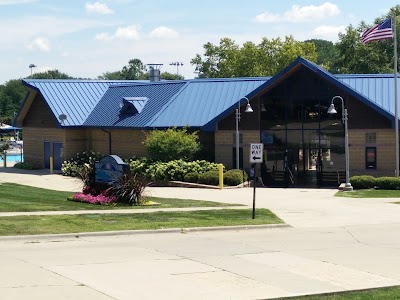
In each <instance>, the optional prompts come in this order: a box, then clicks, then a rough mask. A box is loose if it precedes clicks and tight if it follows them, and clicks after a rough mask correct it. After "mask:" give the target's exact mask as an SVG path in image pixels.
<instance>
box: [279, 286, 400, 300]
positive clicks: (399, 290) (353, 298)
mask: <svg viewBox="0 0 400 300" xmlns="http://www.w3.org/2000/svg"><path fill="white" fill-rule="evenodd" d="M283 299H284V300H400V287H398V286H396V287H389V288H379V289H372V290H366V291H354V292H344V293H333V294H329V295H324V296H322V295H320V296H303V297H290V298H282V300H283ZM276 300H278V299H276Z"/></svg>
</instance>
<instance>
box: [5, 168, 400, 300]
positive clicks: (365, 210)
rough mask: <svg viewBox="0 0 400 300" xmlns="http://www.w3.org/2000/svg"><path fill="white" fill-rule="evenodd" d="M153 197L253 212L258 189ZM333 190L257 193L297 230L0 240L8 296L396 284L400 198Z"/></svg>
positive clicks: (321, 289) (235, 295) (69, 183)
mask: <svg viewBox="0 0 400 300" xmlns="http://www.w3.org/2000/svg"><path fill="white" fill-rule="evenodd" d="M1 182H15V183H20V184H26V185H32V186H38V187H44V188H52V189H59V190H66V191H70V192H74V191H79V190H80V188H81V186H80V182H79V181H77V180H76V179H74V178H69V177H63V176H61V175H59V174H48V171H43V170H41V171H34V172H32V171H21V170H18V171H16V170H14V169H13V168H0V183H1ZM146 193H147V194H148V195H151V196H157V197H168V198H182V199H185V198H190V199H200V200H210V201H218V202H228V203H236V204H245V205H247V206H248V207H252V200H253V189H251V188H236V189H223V190H218V189H217V190H216V189H189V188H167V187H163V188H161V187H151V188H147V189H146ZM335 193H336V190H333V189H270V188H259V189H257V190H256V207H257V208H259V207H265V208H269V209H270V210H271V211H273V212H274V213H276V214H277V215H278V216H279V217H280V218H282V219H283V220H284V221H285V222H286V223H287V224H289V225H291V226H293V227H283V228H282V227H281V228H268V229H267V228H262V229H244V228H238V229H236V230H217V231H190V230H189V231H185V230H183V231H174V232H164V233H153V232H152V233H143V232H141V233H140V234H131V235H118V234H114V235H111V236H105V235H104V236H102V235H99V236H90V235H88V236H82V235H79V238H77V237H74V236H67V237H65V236H64V237H57V236H52V237H49V238H48V239H44V240H36V239H35V237H32V238H24V239H1V238H0V240H1V243H0V265H1V266H2V272H0V294H1V295H2V296H1V298H2V299H6V300H8V299H13V300H14V299H45V300H46V299H54V298H55V297H56V296H57V299H60V300H63V299H89V300H91V299H100V300H103V299H122V300H123V299H132V297H135V298H137V299H159V298H162V299H260V298H261V299H268V298H275V297H285V296H295V295H304V294H314V293H328V292H334V291H346V290H354V289H365V288H374V287H382V286H391V285H399V284H400V271H399V270H400V260H399V259H398V258H399V257H400V239H399V238H398V232H400V221H399V217H398V216H399V215H400V205H397V204H394V203H393V202H394V201H396V200H397V199H390V198H389V199H388V198H386V199H362V198H358V199H356V198H340V197H335V196H334V194H335ZM256 217H257V215H256ZM249 218H250V215H249ZM55 295H56V296H55ZM132 295H134V296H132Z"/></svg>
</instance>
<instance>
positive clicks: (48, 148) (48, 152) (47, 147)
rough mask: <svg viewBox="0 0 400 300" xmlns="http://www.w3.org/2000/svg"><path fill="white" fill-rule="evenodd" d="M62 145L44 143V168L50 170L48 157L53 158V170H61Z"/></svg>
mask: <svg viewBox="0 0 400 300" xmlns="http://www.w3.org/2000/svg"><path fill="white" fill-rule="evenodd" d="M63 152H64V149H63V144H62V143H61V142H50V141H45V142H44V167H45V169H50V157H53V168H54V170H61V167H62V163H63V157H64V153H63Z"/></svg>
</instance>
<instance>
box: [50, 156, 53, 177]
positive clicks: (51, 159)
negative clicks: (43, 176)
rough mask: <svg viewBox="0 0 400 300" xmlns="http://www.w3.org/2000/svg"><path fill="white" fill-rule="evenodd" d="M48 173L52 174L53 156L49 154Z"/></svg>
mask: <svg viewBox="0 0 400 300" xmlns="http://www.w3.org/2000/svg"><path fill="white" fill-rule="evenodd" d="M50 174H53V156H50Z"/></svg>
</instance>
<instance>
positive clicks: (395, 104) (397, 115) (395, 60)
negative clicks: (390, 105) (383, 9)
mask: <svg viewBox="0 0 400 300" xmlns="http://www.w3.org/2000/svg"><path fill="white" fill-rule="evenodd" d="M392 20H393V23H394V24H393V38H394V115H395V117H394V122H395V126H394V128H395V131H396V169H395V177H399V112H398V107H397V101H398V100H397V34H396V25H397V22H396V15H395V16H394V17H393V18H392Z"/></svg>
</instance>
